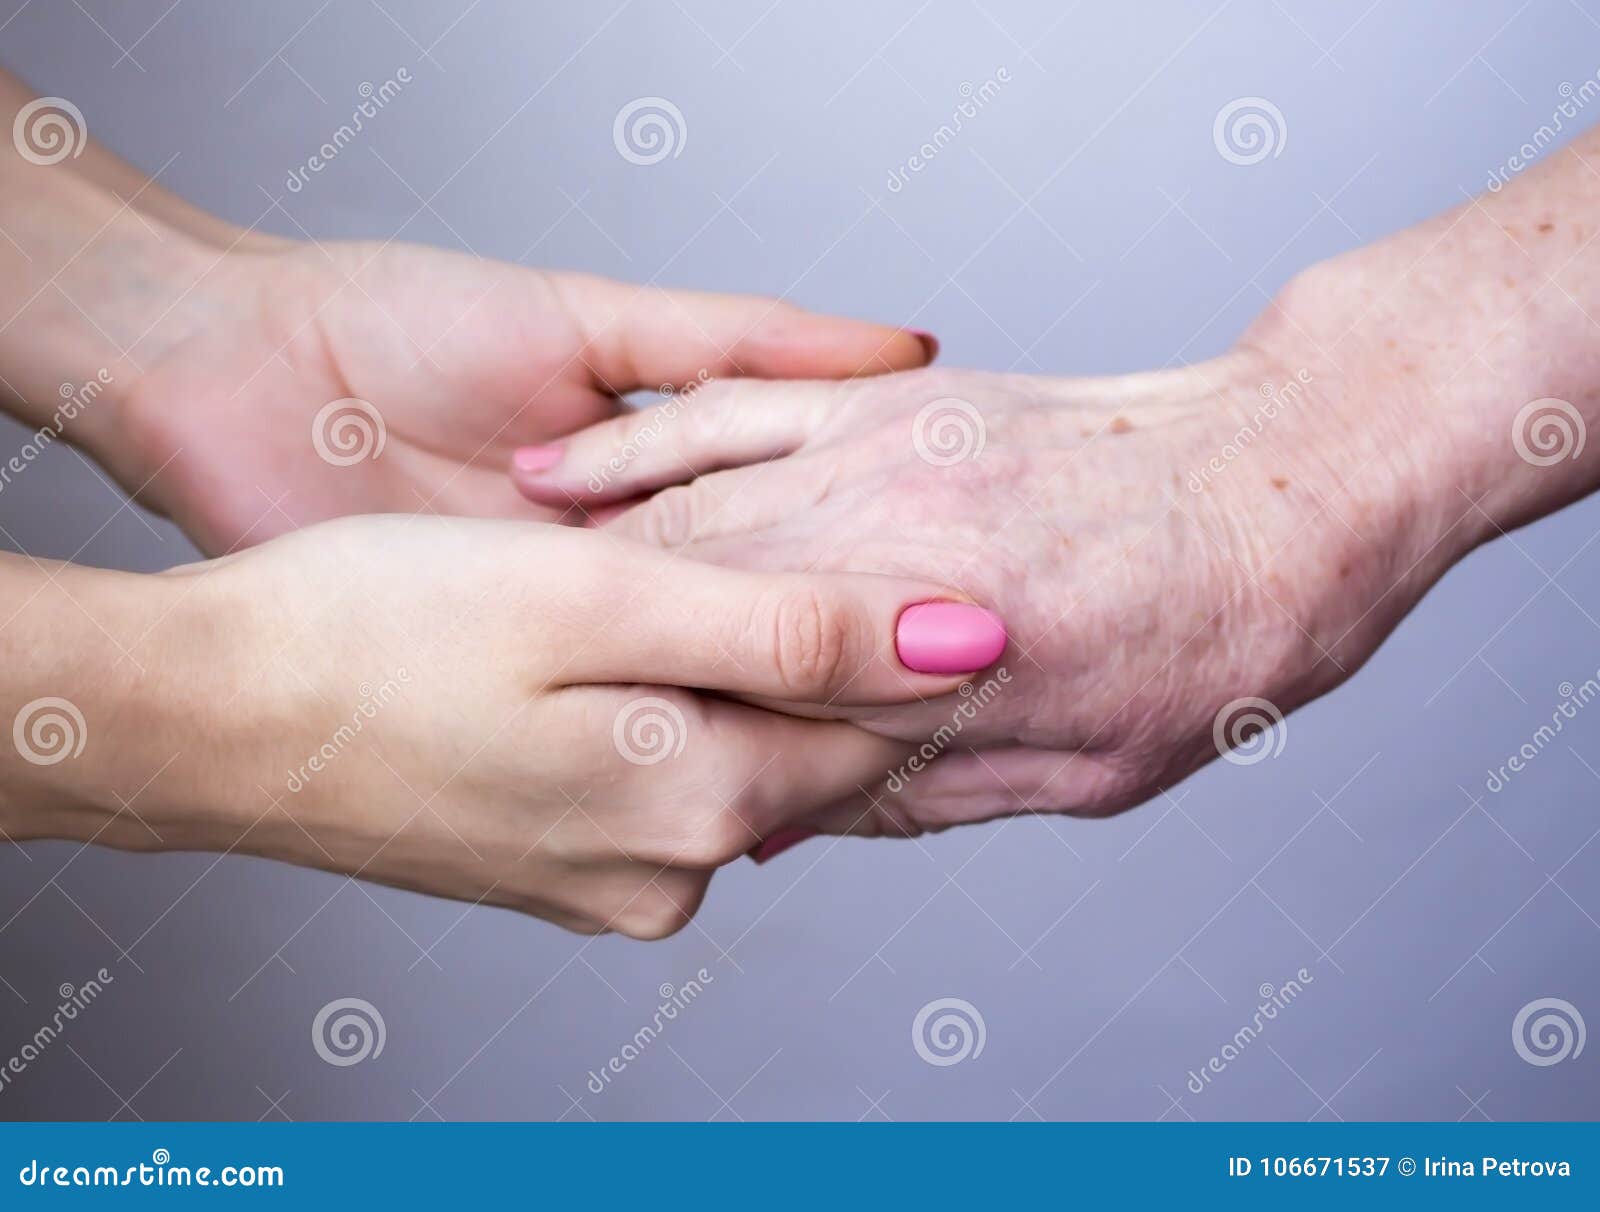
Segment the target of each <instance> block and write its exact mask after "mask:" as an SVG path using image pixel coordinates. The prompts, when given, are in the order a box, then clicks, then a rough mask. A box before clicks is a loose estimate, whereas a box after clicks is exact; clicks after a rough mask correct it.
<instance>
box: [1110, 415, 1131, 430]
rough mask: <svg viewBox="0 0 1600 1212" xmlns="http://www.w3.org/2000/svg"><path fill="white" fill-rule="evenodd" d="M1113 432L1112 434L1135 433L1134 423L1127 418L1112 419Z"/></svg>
mask: <svg viewBox="0 0 1600 1212" xmlns="http://www.w3.org/2000/svg"><path fill="white" fill-rule="evenodd" d="M1111 432H1112V433H1132V432H1133V423H1132V422H1131V421H1129V420H1128V418H1127V417H1112V418H1111Z"/></svg>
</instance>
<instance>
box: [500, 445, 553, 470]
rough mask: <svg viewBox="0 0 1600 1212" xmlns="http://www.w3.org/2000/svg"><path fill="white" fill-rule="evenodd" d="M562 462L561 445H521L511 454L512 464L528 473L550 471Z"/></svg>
mask: <svg viewBox="0 0 1600 1212" xmlns="http://www.w3.org/2000/svg"><path fill="white" fill-rule="evenodd" d="M559 462H561V447H559V446H519V447H517V449H516V452H515V453H514V454H513V455H512V456H511V466H513V467H515V468H516V469H517V470H518V471H521V472H526V473H527V474H528V475H537V474H538V473H539V472H541V471H549V470H550V469H551V468H552V467H554V466H555V465H556V464H557V463H559Z"/></svg>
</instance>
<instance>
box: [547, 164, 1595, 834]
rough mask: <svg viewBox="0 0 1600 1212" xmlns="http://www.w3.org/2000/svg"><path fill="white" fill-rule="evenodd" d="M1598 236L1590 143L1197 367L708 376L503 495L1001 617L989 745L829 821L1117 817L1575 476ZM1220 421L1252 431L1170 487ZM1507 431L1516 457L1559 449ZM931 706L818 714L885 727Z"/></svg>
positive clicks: (1453, 214) (922, 823) (700, 550)
mask: <svg viewBox="0 0 1600 1212" xmlns="http://www.w3.org/2000/svg"><path fill="white" fill-rule="evenodd" d="M1597 234H1600V133H1595V132H1591V133H1589V134H1587V135H1585V136H1584V137H1582V138H1580V139H1579V140H1577V141H1576V142H1575V143H1574V144H1573V145H1572V146H1570V147H1569V148H1568V149H1566V150H1563V151H1561V152H1559V153H1555V154H1553V155H1551V156H1550V157H1549V159H1548V161H1547V162H1546V163H1545V164H1544V165H1543V166H1541V167H1539V168H1537V169H1535V170H1532V171H1530V172H1528V173H1526V174H1525V175H1524V176H1523V177H1521V178H1520V179H1518V180H1516V181H1515V182H1514V183H1513V184H1511V185H1510V186H1509V187H1508V188H1506V189H1505V190H1503V191H1502V192H1500V193H1498V194H1492V195H1488V196H1485V197H1483V198H1481V199H1478V200H1476V201H1474V202H1472V203H1471V204H1469V205H1466V206H1462V207H1458V208H1457V209H1455V210H1453V211H1450V212H1448V213H1446V214H1443V215H1441V216H1439V217H1438V218H1435V219H1433V220H1430V221H1428V222H1426V223H1423V224H1421V225H1420V226H1418V227H1416V228H1413V229H1411V230H1409V231H1405V232H1402V233H1400V234H1398V235H1395V236H1393V237H1390V238H1388V239H1386V240H1383V241H1381V242H1379V243H1377V244H1374V245H1372V246H1371V247H1368V248H1363V249H1359V250H1357V251H1355V252H1352V253H1349V254H1346V255H1344V256H1341V257H1339V258H1337V259H1335V260H1333V261H1330V262H1327V263H1324V264H1321V265H1317V266H1315V267H1313V268H1311V269H1309V270H1307V271H1305V272H1304V273H1302V274H1300V275H1299V276H1298V277H1296V278H1295V279H1294V280H1293V281H1292V282H1290V283H1289V285H1288V286H1287V287H1286V288H1285V289H1284V290H1283V291H1282V293H1281V294H1280V295H1279V297H1278V298H1277V299H1276V301H1275V302H1274V303H1273V305H1272V306H1271V307H1270V308H1269V309H1268V310H1267V311H1266V313H1265V314H1264V315H1263V316H1262V317H1261V318H1260V320H1259V321H1258V322H1257V323H1255V324H1254V325H1253V326H1252V327H1251V328H1250V329H1249V331H1248V332H1246V333H1245V335H1244V336H1243V337H1242V338H1241V340H1240V341H1239V343H1238V345H1237V346H1236V347H1235V348H1234V349H1233V351H1231V352H1230V353H1228V354H1226V355H1224V356H1223V357H1220V358H1218V359H1215V360H1213V361H1210V362H1204V363H1201V364H1198V365H1195V366H1191V367H1187V368H1184V369H1177V370H1170V371H1160V372H1155V373H1149V374H1131V375H1121V376H1112V377H1106V378H1092V379H1067V378H1053V377H1042V376H1041V377H1035V376H1025V375H999V374H983V373H977V372H959V371H949V370H941V369H934V370H924V371H918V372H915V373H912V374H906V375H895V376H889V377H885V378H882V379H875V380H872V381H870V382H858V383H851V384H845V385H840V386H831V385H825V384H753V383H739V384H727V385H723V386H721V387H712V388H709V389H707V390H706V391H705V392H704V393H702V395H701V396H700V397H699V398H698V399H697V401H696V403H695V406H694V407H693V408H691V409H689V410H687V411H686V412H685V413H684V414H683V415H682V416H681V417H680V418H679V419H678V420H677V421H676V422H675V423H674V424H672V425H670V426H668V427H666V430H665V432H664V433H663V434H662V435H661V436H660V438H659V439H658V440H657V441H655V442H654V443H653V444H652V446H651V449H650V452H649V454H648V455H647V456H645V457H641V458H638V459H635V460H634V461H632V462H631V463H629V464H628V466H627V467H626V468H625V469H624V470H623V471H622V472H621V473H619V474H615V475H612V476H611V477H610V479H609V482H608V483H607V484H606V485H605V487H604V489H603V490H602V491H601V492H598V493H596V492H593V491H591V490H590V488H589V487H588V486H586V481H587V480H588V477H589V476H590V475H591V474H592V473H594V472H595V471H597V470H599V469H601V468H604V467H605V466H606V464H607V462H608V460H609V459H611V458H612V457H613V455H614V453H615V452H616V450H617V449H618V448H619V447H620V445H621V444H622V443H623V442H625V441H626V440H627V438H628V436H629V435H630V434H631V433H632V432H633V431H635V430H636V429H637V428H638V426H639V421H638V420H636V419H634V418H621V419H617V420H613V421H610V422H607V423H604V424H601V425H599V426H597V427H595V428H593V429H591V430H589V431H587V432H586V433H584V434H580V435H577V436H575V437H574V438H572V439H570V440H568V441H566V442H565V443H564V444H563V454H562V457H561V459H560V461H559V462H557V463H556V464H555V466H554V467H553V468H551V469H550V470H549V471H548V472H546V473H544V474H542V475H538V476H519V477H518V482H519V486H520V487H521V488H522V490H523V491H524V492H525V493H526V494H528V495H529V496H530V497H531V498H532V499H534V500H537V501H542V502H546V503H550V504H554V503H557V502H562V501H566V500H575V501H578V502H580V503H582V504H583V505H585V506H586V507H588V508H590V509H603V507H604V504H605V503H606V502H608V501H612V500H616V499H620V498H626V497H627V496H629V495H630V494H636V493H638V492H641V491H647V490H654V489H660V488H662V486H664V485H679V486H678V487H667V488H666V489H665V490H664V491H661V492H659V493H658V494H657V495H656V496H654V497H653V498H652V499H651V500H650V501H649V502H647V503H645V504H643V505H639V506H638V507H636V508H634V509H631V510H629V511H627V512H625V513H623V514H622V516H620V517H619V518H617V519H616V520H615V521H614V522H612V523H611V529H612V530H613V531H614V532H615V533H617V534H619V535H627V536H630V537H635V538H641V539H645V540H648V541H651V542H654V543H657V544H659V545H661V546H664V547H666V548H668V549H670V550H674V551H682V552H683V553H685V554H688V555H692V556H693V557H694V558H696V559H706V560H712V561H716V562H719V563H724V564H728V565H733V566H738V567H744V568H763V569H772V568H785V569H855V570H877V571H893V572H897V573H902V574H916V575H922V576H931V577H937V578H939V579H941V580H947V581H949V582H951V583H952V584H955V585H957V586H959V587H961V588H962V589H964V590H966V591H967V592H968V593H970V594H971V595H972V596H973V597H974V598H975V599H977V600H979V601H982V602H984V603H985V604H987V605H990V606H992V607H993V608H994V609H996V610H997V611H998V612H999V613H1000V614H1001V615H1003V616H1004V617H1005V619H1006V620H1007V623H1008V626H1009V630H1010V634H1011V636H1012V637H1013V641H1014V643H1013V645H1012V646H1011V647H1010V648H1009V649H1008V650H1007V652H1006V654H1005V655H1004V657H1003V658H1002V664H1004V665H1006V666H1007V667H1008V668H1009V670H1010V672H1011V674H1012V676H1013V681H1012V683H1011V684H1010V686H1009V687H1007V688H1006V690H1005V692H1004V693H1003V694H1002V695H1001V696H1000V697H999V698H997V699H996V700H995V701H994V702H993V703H992V704H990V705H989V706H987V707H985V708H984V710H983V711H982V712H981V714H980V715H979V716H978V718H977V719H976V720H975V721H972V722H970V723H967V724H966V727H965V730H964V732H963V733H962V742H963V743H964V744H966V743H972V742H978V743H982V744H986V745H988V746H990V748H987V749H984V750H982V751H980V752H962V751H953V752H951V753H950V754H949V755H948V756H945V757H942V758H940V759H939V760H938V761H937V762H936V763H935V764H934V766H933V767H932V769H930V770H929V771H927V772H925V773H923V774H920V775H917V776H916V777H915V778H913V779H911V780H910V782H909V786H907V787H906V789H905V790H904V791H902V792H901V793H899V794H895V793H890V792H885V793H882V794H879V795H874V796H869V797H861V798H858V799H857V800H856V801H854V802H852V803H849V804H846V805H841V806H840V807H839V808H838V809H836V810H835V811H832V812H830V813H827V814H824V815H823V816H822V817H819V818H818V821H817V823H819V824H821V825H823V826H825V827H826V828H829V829H834V830H842V829H855V830H857V831H864V832H885V833H892V834H899V833H902V832H905V833H915V832H917V831H918V830H920V829H926V828H938V827H942V826H947V825H951V824H956V823H961V822H968V821H976V820H982V819H985V818H988V817H993V816H997V815H1002V814H1008V813H1014V812H1018V811H1030V810H1064V811H1067V812H1073V813H1081V814H1105V813H1111V812H1116V811H1118V810H1121V809H1124V808H1127V807H1129V806H1131V805H1134V804H1137V803H1140V802H1142V801H1144V800H1146V799H1148V798H1150V797H1151V796H1152V795H1155V794H1157V793H1158V792H1159V791H1160V790H1161V789H1162V788H1165V787H1168V786H1170V785H1171V784H1173V783H1174V782H1176V781H1177V780H1179V779H1181V778H1182V777H1184V776H1185V775H1186V774H1188V773H1189V772H1190V771H1192V770H1193V769H1195V768H1196V767H1197V766H1199V765H1200V764H1202V763H1203V762H1205V761H1207V760H1210V759H1212V758H1215V757H1216V756H1217V754H1218V748H1217V746H1216V744H1215V743H1214V739H1213V725H1214V722H1215V720H1216V718H1217V715H1218V713H1219V711H1220V710H1221V709H1222V708H1223V707H1224V706H1225V705H1226V704H1228V703H1230V702H1232V701H1233V700H1236V699H1239V698H1242V697H1246V696H1258V697H1261V698H1265V699H1268V700H1270V701H1271V702H1272V703H1273V704H1275V705H1276V706H1277V707H1278V708H1279V709H1280V710H1281V711H1284V712H1287V711H1289V710H1290V709H1291V708H1293V707H1295V706H1296V705H1298V704H1301V703H1304V702H1305V701H1307V700H1308V699H1311V698H1313V697H1315V696H1317V695H1320V694H1323V693H1325V692H1326V691H1328V690H1329V689H1331V688H1332V687H1334V686H1336V685H1337V684H1339V683H1340V682H1341V681H1343V680H1344V679H1345V678H1347V677H1349V676H1350V675H1351V674H1352V673H1354V672H1355V671H1356V670H1357V669H1358V668H1359V667H1360V666H1361V665H1362V663H1363V662H1364V661H1366V660H1367V658H1368V657H1370V656H1371V655H1372V653H1373V651H1374V650H1375V649H1376V648H1377V646H1378V645H1379V644H1380V643H1381V642H1382V640H1383V639H1384V637H1385V636H1387V635H1388V634H1389V632H1390V631H1391V630H1392V629H1393V628H1394V626H1395V625H1396V624H1397V623H1398V622H1399V620H1400V619H1401V618H1402V617H1403V616H1404V615H1405V614H1406V612H1407V611H1409V610H1410V609H1411V608H1412V607H1413V606H1414V605H1416V603H1417V602H1418V601H1419V600H1420V599H1421V597H1422V596H1423V594H1424V593H1426V592H1427V590H1428V588H1429V587H1430V586H1432V585H1433V584H1434V583H1435V582H1436V581H1437V580H1438V579H1439V577H1440V576H1441V575H1443V573H1444V572H1445V571H1446V570H1447V569H1448V568H1450V567H1451V566H1452V565H1453V564H1454V563H1455V562H1456V561H1457V560H1460V559H1461V558H1463V557H1464V556H1465V555H1466V554H1467V553H1469V552H1470V551H1472V550H1473V549H1474V548H1475V547H1476V546H1478V545H1479V544H1480V543H1483V542H1485V541H1486V540H1489V539H1492V538H1494V537H1495V536H1496V535H1498V534H1500V533H1502V532H1503V531H1504V530H1506V529H1510V528H1513V527H1516V526H1518V525H1521V524H1523V523H1525V522H1528V521H1530V520H1532V519H1534V518H1537V517H1540V516H1542V515H1544V514H1546V513H1549V512H1551V511H1553V510H1555V509H1558V508H1560V507H1561V506H1563V505H1565V504H1567V503H1569V502H1571V501H1574V500H1576V499H1578V498H1580V497H1582V496H1583V495H1585V494H1587V493H1588V492H1590V491H1592V490H1593V489H1594V488H1595V486H1596V484H1597V482H1600V433H1596V432H1595V429H1596V425H1597V424H1600V324H1597V323H1596V321H1595V319H1594V317H1596V316H1600V244H1597V242H1596V235H1597ZM1302 372H1303V373H1304V375H1306V376H1309V382H1308V383H1307V385H1306V386H1305V388H1304V391H1303V397H1302V399H1301V401H1300V402H1299V403H1297V404H1295V405H1293V406H1290V407H1287V408H1283V409H1280V410H1279V412H1278V415H1277V416H1275V417H1273V418H1272V419H1270V420H1268V421H1266V422H1265V423H1264V424H1260V425H1259V426H1258V425H1256V424H1255V422H1254V420H1253V418H1254V417H1255V416H1256V415H1257V414H1258V412H1259V410H1260V408H1261V406H1262V404H1263V396H1262V394H1261V389H1262V386H1263V385H1264V384H1265V385H1269V387H1270V388H1273V389H1281V388H1282V387H1283V386H1284V385H1285V384H1288V383H1289V382H1290V381H1291V380H1294V379H1296V378H1297V377H1299V376H1301V375H1302ZM941 397H957V398H959V399H961V400H964V401H967V402H969V403H970V404H971V405H972V406H973V407H974V408H976V410H977V412H978V414H979V415H980V416H981V418H982V421H983V426H984V430H985V433H986V444H985V445H984V447H983V449H982V452H981V454H979V455H978V456H977V457H975V458H971V459H968V460H966V461H964V462H960V463H957V464H955V465H953V466H949V467H941V466H933V465H931V464H930V463H929V462H928V461H925V460H924V459H922V458H919V456H918V453H917V450H916V448H915V446H914V443H913V435H912V427H913V421H914V418H915V417H916V416H917V414H918V413H919V411H920V410H921V409H922V408H923V407H924V406H925V405H928V404H929V403H930V402H931V401H934V400H937V399H939V398H941ZM1544 397H1556V398H1559V399H1561V400H1563V401H1566V402H1567V403H1568V404H1569V405H1570V407H1571V408H1573V409H1575V410H1577V414H1578V416H1579V417H1581V419H1582V422H1583V423H1584V425H1585V426H1586V428H1587V431H1588V440H1587V442H1586V443H1585V444H1584V445H1583V447H1582V449H1581V451H1577V452H1576V457H1560V458H1559V459H1558V460H1557V461H1553V462H1550V465H1547V466H1540V465H1535V463H1534V462H1530V461H1528V460H1525V459H1524V458H1522V457H1521V456H1520V455H1519V454H1518V452H1517V448H1516V445H1515V444H1514V443H1513V440H1512V431H1513V426H1514V424H1518V422H1517V418H1518V414H1519V412H1521V410H1523V409H1524V407H1525V406H1526V405H1528V404H1529V403H1530V402H1532V401H1534V400H1537V399H1540V398H1544ZM1241 428H1251V429H1257V428H1258V429H1259V430H1260V432H1259V434H1258V435H1253V440H1251V441H1250V442H1249V443H1248V444H1247V446H1246V448H1245V449H1243V450H1242V452H1241V453H1240V454H1239V455H1238V456H1237V457H1235V458H1232V459H1231V460H1230V461H1226V463H1225V467H1224V470H1222V471H1221V472H1218V473H1215V474H1213V475H1212V476H1211V477H1210V479H1209V481H1205V480H1202V482H1201V488H1200V491H1192V490H1191V488H1190V482H1191V477H1192V476H1193V475H1194V473H1196V472H1200V471H1202V470H1203V469H1205V468H1207V467H1208V465H1209V464H1210V461H1211V460H1212V459H1213V458H1215V457H1219V456H1222V455H1223V453H1224V451H1225V449H1226V448H1227V447H1228V445H1229V444H1230V443H1236V440H1237V435H1238V433H1239V431H1240V430H1241ZM1535 428H1537V427H1535ZM1522 429H1523V435H1524V443H1525V445H1526V446H1527V447H1528V448H1529V449H1531V450H1533V451H1534V453H1535V454H1539V453H1540V452H1541V451H1542V450H1547V449H1548V447H1541V446H1540V444H1539V443H1540V442H1541V441H1544V442H1546V443H1549V442H1553V441H1556V440H1557V439H1556V436H1555V434H1554V432H1553V431H1552V430H1551V429H1549V428H1548V427H1546V428H1545V429H1544V432H1543V434H1542V436H1541V434H1540V433H1538V432H1535V431H1530V428H1529V426H1528V425H1526V424H1524V425H1522ZM1569 453H1570V448H1569ZM767 459H775V461H772V462H763V461H762V460H767ZM696 473H698V476H699V478H694V476H695V475H696ZM690 481H692V482H690ZM953 706H954V703H953V702H951V701H946V702H942V703H930V704H926V705H917V706H910V707H901V708H893V709H890V710H887V711H883V710H861V709H849V710H841V711H839V712H837V714H841V715H845V716H848V717H849V718H852V719H856V720H859V721H861V722H863V723H865V724H867V725H869V726H870V727H872V728H874V729H876V730H878V731H880V732H883V733H885V734H887V735H894V736H900V737H907V738H911V737H917V736H920V735H926V734H927V733H928V731H929V730H930V729H932V728H934V727H937V726H938V725H939V724H940V723H943V722H946V721H948V720H949V719H950V718H951V714H952V708H953Z"/></svg>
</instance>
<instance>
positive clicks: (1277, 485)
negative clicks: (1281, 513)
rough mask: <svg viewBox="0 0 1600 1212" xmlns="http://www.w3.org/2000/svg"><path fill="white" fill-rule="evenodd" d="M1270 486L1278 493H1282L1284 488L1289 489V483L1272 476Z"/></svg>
mask: <svg viewBox="0 0 1600 1212" xmlns="http://www.w3.org/2000/svg"><path fill="white" fill-rule="evenodd" d="M1272 486H1273V487H1274V488H1276V489H1277V490H1278V491H1279V492H1282V491H1283V490H1284V489H1285V488H1287V487H1289V481H1288V480H1286V479H1284V478H1283V477H1282V476H1273V477H1272Z"/></svg>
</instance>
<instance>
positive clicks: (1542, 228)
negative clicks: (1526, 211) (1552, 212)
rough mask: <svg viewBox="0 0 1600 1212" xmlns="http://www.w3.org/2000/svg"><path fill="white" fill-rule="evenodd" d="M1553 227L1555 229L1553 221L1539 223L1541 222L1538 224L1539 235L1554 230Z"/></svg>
mask: <svg viewBox="0 0 1600 1212" xmlns="http://www.w3.org/2000/svg"><path fill="white" fill-rule="evenodd" d="M1555 229H1556V225H1555V224H1554V223H1541V224H1539V234H1540V235H1541V236H1547V235H1549V234H1550V233H1551V232H1553V231H1555Z"/></svg>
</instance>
